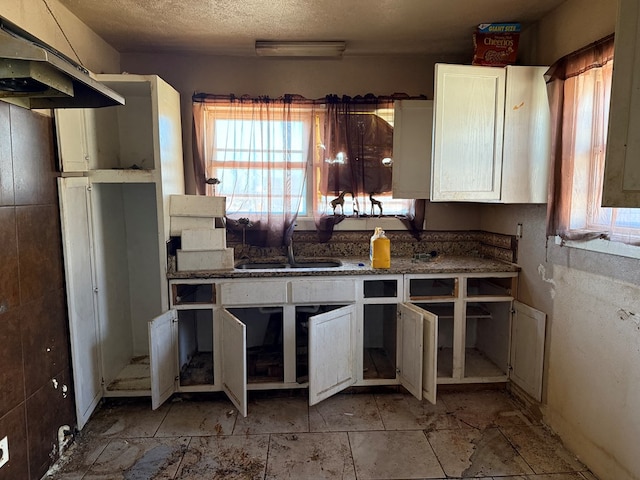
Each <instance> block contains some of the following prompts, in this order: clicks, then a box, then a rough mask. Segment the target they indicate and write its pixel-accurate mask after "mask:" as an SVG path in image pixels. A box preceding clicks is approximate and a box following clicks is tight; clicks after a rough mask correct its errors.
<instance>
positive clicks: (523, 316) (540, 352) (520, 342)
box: [510, 301, 547, 401]
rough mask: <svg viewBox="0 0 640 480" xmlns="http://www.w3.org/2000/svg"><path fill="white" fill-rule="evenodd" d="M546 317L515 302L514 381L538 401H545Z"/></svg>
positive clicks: (512, 357) (511, 372) (512, 375)
mask: <svg viewBox="0 0 640 480" xmlns="http://www.w3.org/2000/svg"><path fill="white" fill-rule="evenodd" d="M546 318H547V317H546V315H545V314H544V313H543V312H541V311H539V310H536V309H534V308H531V307H529V306H527V305H525V304H523V303H520V302H517V301H514V302H513V317H512V323H511V360H510V363H511V369H510V378H511V380H512V381H513V382H514V383H515V384H516V385H518V386H519V387H520V388H522V389H523V390H524V391H525V392H527V393H528V394H529V395H531V396H532V397H533V398H535V399H536V400H538V401H541V400H542V374H543V369H544V341H545V329H546Z"/></svg>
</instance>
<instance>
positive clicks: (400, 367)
mask: <svg viewBox="0 0 640 480" xmlns="http://www.w3.org/2000/svg"><path fill="white" fill-rule="evenodd" d="M424 313H425V312H424V311H423V310H421V309H420V308H418V307H416V306H415V305H411V304H409V303H404V304H401V305H398V325H397V328H398V334H397V335H398V358H397V367H396V368H397V374H398V379H399V380H400V384H401V385H402V386H403V387H405V388H406V389H407V390H408V391H409V393H411V394H412V395H413V396H414V397H416V398H417V399H418V400H422V355H423V343H422V342H423V323H424V320H423V315H424Z"/></svg>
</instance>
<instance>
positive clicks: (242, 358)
mask: <svg viewBox="0 0 640 480" xmlns="http://www.w3.org/2000/svg"><path fill="white" fill-rule="evenodd" d="M219 314H220V321H221V326H222V334H221V338H220V344H219V345H220V349H221V353H222V355H221V363H222V389H223V390H224V391H225V393H226V394H227V396H228V397H229V400H231V403H233V404H234V405H235V406H236V408H237V409H238V411H239V412H240V413H241V414H242V416H243V417H246V416H247V354H246V352H247V326H246V325H245V324H244V323H242V322H241V321H240V320H238V319H237V318H236V317H235V316H233V315H232V314H231V313H229V311H227V310H220V311H219Z"/></svg>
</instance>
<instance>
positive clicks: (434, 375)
mask: <svg viewBox="0 0 640 480" xmlns="http://www.w3.org/2000/svg"><path fill="white" fill-rule="evenodd" d="M422 312H423V313H422V315H423V320H424V325H423V334H424V335H423V337H422V338H423V352H422V353H423V355H422V397H423V398H424V399H426V400H428V401H429V402H430V403H433V404H434V405H435V403H436V389H437V386H438V316H437V315H436V314H435V313H431V312H430V311H428V310H424V309H422Z"/></svg>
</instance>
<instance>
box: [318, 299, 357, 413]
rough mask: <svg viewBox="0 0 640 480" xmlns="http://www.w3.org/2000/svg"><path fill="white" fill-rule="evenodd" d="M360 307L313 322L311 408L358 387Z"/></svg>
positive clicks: (328, 313) (353, 306) (343, 309)
mask: <svg viewBox="0 0 640 480" xmlns="http://www.w3.org/2000/svg"><path fill="white" fill-rule="evenodd" d="M356 344H357V332H356V307H355V305H348V306H346V307H342V308H338V309H336V310H332V311H330V312H326V313H322V314H320V315H316V316H314V317H311V318H310V319H309V405H315V404H316V403H319V402H320V401H322V400H324V399H325V398H328V397H330V396H332V395H334V394H336V393H338V392H340V391H342V390H344V389H345V388H347V387H349V386H351V385H353V384H354V383H356V376H357V375H356V373H357V372H356V362H355V355H356Z"/></svg>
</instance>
